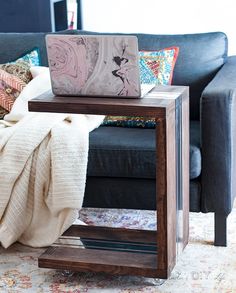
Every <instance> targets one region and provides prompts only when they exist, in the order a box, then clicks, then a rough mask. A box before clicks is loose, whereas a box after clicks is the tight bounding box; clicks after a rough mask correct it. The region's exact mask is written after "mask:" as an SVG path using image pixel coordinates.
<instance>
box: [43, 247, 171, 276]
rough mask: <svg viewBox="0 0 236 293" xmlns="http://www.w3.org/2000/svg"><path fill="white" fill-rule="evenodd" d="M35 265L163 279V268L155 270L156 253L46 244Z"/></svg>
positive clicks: (164, 274)
mask: <svg viewBox="0 0 236 293" xmlns="http://www.w3.org/2000/svg"><path fill="white" fill-rule="evenodd" d="M38 264H39V267H43V268H54V269H66V270H72V271H83V272H106V273H109V274H118V275H139V276H146V277H160V278H166V273H165V271H163V270H159V269H157V263H156V255H151V254H149V255H148V254H142V253H128V252H113V251H101V250H96V249H78V248H68V247H50V248H48V249H47V250H46V251H45V252H44V253H43V254H42V255H41V256H40V257H39V261H38Z"/></svg>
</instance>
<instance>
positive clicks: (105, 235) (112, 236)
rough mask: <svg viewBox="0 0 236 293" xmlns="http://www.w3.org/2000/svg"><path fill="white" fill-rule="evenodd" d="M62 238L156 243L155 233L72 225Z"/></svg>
mask: <svg viewBox="0 0 236 293" xmlns="http://www.w3.org/2000/svg"><path fill="white" fill-rule="evenodd" d="M63 236H79V237H86V238H95V239H107V240H121V241H132V242H142V243H150V242H153V243H155V242H156V231H150V230H138V229H125V228H112V227H98V226H88V225H87V226H83V225H72V226H71V227H70V228H69V229H67V230H66V231H65V232H64V233H63Z"/></svg>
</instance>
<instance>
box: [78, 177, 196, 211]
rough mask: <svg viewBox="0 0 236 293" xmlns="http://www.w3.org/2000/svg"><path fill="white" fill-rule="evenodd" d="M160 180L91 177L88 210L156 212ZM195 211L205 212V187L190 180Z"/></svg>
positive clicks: (88, 188)
mask: <svg viewBox="0 0 236 293" xmlns="http://www.w3.org/2000/svg"><path fill="white" fill-rule="evenodd" d="M155 182H156V181H155V180H153V179H140V178H138V179H137V178H132V179H130V178H117V177H116V178H114V177H88V179H87V183H86V188H85V194H84V201H83V206H84V207H97V208H120V209H140V210H155V209H156V183H155ZM189 191H190V201H189V208H190V211H191V212H200V211H201V206H200V204H201V184H200V182H199V180H198V179H195V180H191V181H190V190H189Z"/></svg>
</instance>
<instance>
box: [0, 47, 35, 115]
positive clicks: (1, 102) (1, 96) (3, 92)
mask: <svg viewBox="0 0 236 293" xmlns="http://www.w3.org/2000/svg"><path fill="white" fill-rule="evenodd" d="M39 63H40V58H39V52H38V50H37V49H33V50H32V51H31V52H28V53H26V54H25V55H24V56H21V57H20V58H18V59H17V60H15V61H12V62H8V63H6V64H0V106H1V107H2V108H3V109H4V110H6V111H8V112H9V111H11V108H12V106H13V103H14V102H15V100H16V98H17V97H18V96H19V94H20V92H21V91H22V90H23V88H24V87H25V86H26V84H27V83H29V82H30V80H31V79H32V74H31V72H30V67H31V66H34V65H39Z"/></svg>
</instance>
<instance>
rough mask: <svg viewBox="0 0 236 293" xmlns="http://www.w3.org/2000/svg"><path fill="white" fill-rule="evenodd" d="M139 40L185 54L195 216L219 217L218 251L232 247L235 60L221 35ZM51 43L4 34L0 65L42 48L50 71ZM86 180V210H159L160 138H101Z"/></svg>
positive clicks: (119, 134) (139, 132)
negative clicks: (229, 233) (157, 151)
mask: <svg viewBox="0 0 236 293" xmlns="http://www.w3.org/2000/svg"><path fill="white" fill-rule="evenodd" d="M62 33H70V34H79V33H86V34H92V32H85V31H75V30H74V31H66V32H62ZM136 35H137V37H138V40H139V48H140V49H143V50H158V49H162V48H166V47H170V46H178V47H179V49H180V52H179V57H178V59H177V62H176V66H175V70H174V75H173V82H172V84H174V85H186V86H189V87H190V119H191V121H190V170H189V171H190V179H191V180H190V211H193V212H204V213H207V212H214V215H215V245H222V246H226V234H227V233H226V223H227V216H228V215H229V213H230V212H231V210H232V206H233V201H234V197H235V191H236V180H234V174H235V172H236V115H235V113H236V101H235V100H236V56H235V57H233V56H232V57H228V56H227V36H226V35H225V34H224V33H221V32H215V33H202V34H186V35H147V34H136ZM44 37H45V34H44V33H32V34H31V33H24V34H23V33H20V34H15V33H8V34H4V33H0V63H5V62H7V61H10V60H13V59H16V58H17V57H19V56H20V55H22V54H24V53H25V52H26V51H29V50H30V49H32V48H34V47H38V48H39V49H40V53H41V60H42V65H47V56H46V51H45V40H44ZM87 175H88V177H87V184H86V192H85V198H84V206H90V207H91V206H93V207H114V208H117V207H119V208H138V209H155V180H154V178H155V130H154V129H139V128H122V127H110V126H101V127H99V128H98V129H96V130H94V131H93V132H92V133H91V134H90V149H89V162H88V171H87Z"/></svg>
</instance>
